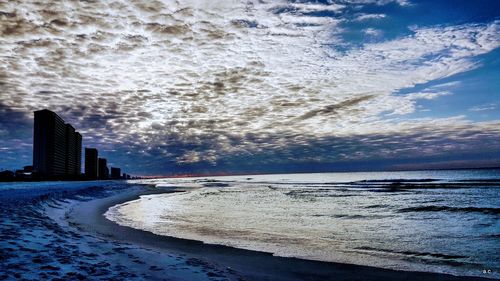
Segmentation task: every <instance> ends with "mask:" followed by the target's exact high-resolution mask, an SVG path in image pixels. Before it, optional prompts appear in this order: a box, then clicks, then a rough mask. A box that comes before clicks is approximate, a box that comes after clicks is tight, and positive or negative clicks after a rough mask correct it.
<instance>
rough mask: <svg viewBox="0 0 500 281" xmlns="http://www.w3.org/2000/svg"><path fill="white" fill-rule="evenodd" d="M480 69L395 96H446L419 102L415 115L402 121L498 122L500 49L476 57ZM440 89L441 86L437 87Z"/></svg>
mask: <svg viewBox="0 0 500 281" xmlns="http://www.w3.org/2000/svg"><path fill="white" fill-rule="evenodd" d="M476 61H477V63H478V64H479V67H477V68H475V69H473V70H471V71H467V72H462V73H458V74H455V75H453V76H450V77H446V78H443V79H438V80H433V81H430V82H428V83H424V84H419V85H416V86H415V87H412V88H406V89H402V90H400V91H398V92H396V93H394V95H396V96H405V95H410V94H412V93H421V92H426V93H437V92H439V91H441V92H448V93H450V94H449V95H443V96H439V97H437V98H435V99H431V100H426V99H419V100H418V101H417V103H416V107H417V109H416V111H415V112H413V113H410V114H406V115H404V116H402V119H414V118H424V117H431V118H442V117H451V116H458V115H465V116H466V118H467V119H469V120H471V121H477V122H478V121H490V120H491V121H492V120H498V119H500V79H499V77H500V49H495V50H494V51H492V52H489V53H487V54H484V55H481V56H478V57H476ZM440 85H441V86H440Z"/></svg>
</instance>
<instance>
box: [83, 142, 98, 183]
mask: <svg viewBox="0 0 500 281" xmlns="http://www.w3.org/2000/svg"><path fill="white" fill-rule="evenodd" d="M97 156H98V153H97V149H95V148H88V147H86V148H85V177H86V178H87V179H89V180H96V179H97V178H98V175H99V174H98V168H99V162H98V157H97Z"/></svg>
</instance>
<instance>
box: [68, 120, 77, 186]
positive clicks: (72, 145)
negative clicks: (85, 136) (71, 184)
mask: <svg viewBox="0 0 500 281" xmlns="http://www.w3.org/2000/svg"><path fill="white" fill-rule="evenodd" d="M76 150H77V149H76V134H75V128H73V126H71V125H70V124H66V175H70V176H75V172H76Z"/></svg>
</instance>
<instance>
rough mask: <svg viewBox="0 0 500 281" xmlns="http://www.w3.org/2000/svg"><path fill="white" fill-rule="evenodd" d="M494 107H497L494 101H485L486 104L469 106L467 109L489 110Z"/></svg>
mask: <svg viewBox="0 0 500 281" xmlns="http://www.w3.org/2000/svg"><path fill="white" fill-rule="evenodd" d="M495 109H497V104H496V103H487V104H482V105H476V106H473V107H471V108H469V111H490V110H495Z"/></svg>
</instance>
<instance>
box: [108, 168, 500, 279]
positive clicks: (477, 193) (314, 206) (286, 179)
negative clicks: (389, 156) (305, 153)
mask: <svg viewBox="0 0 500 281" xmlns="http://www.w3.org/2000/svg"><path fill="white" fill-rule="evenodd" d="M498 179H500V170H461V171H419V172H395V173H328V174H295V175H291V174H289V175H259V176H233V177H214V178H188V179H162V180H154V181H147V182H146V183H149V184H151V183H155V184H159V185H172V186H184V187H186V190H187V191H186V192H180V193H173V194H172V193H171V194H159V195H148V196H142V197H141V198H140V199H139V200H135V201H131V202H126V203H124V204H121V205H117V206H114V207H112V208H110V209H109V211H108V212H107V213H106V214H105V215H106V217H107V218H108V219H110V220H113V221H115V222H117V223H119V224H122V225H127V226H131V227H134V228H139V229H143V230H147V231H151V232H153V233H156V234H160V235H167V236H173V237H179V238H186V239H194V240H200V241H203V242H205V243H212V244H221V245H227V246H232V247H237V248H243V249H250V250H258V251H265V252H270V253H273V254H275V255H279V256H286V257H298V258H304V259H312V260H321V261H331V262H343V263H353V264H360V265H370V266H377V267H384V268H391V269H399V270H418V271H432V272H441V273H451V274H455V275H475V276H482V277H491V278H500V274H499V270H500V257H499V255H498V252H499V247H498V245H500V243H499V239H500V231H499V230H500V223H499V220H498V219H499V214H500V199H499V198H500V188H499V187H500V180H498ZM189 187H191V188H189ZM483 270H491V273H483Z"/></svg>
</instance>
